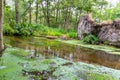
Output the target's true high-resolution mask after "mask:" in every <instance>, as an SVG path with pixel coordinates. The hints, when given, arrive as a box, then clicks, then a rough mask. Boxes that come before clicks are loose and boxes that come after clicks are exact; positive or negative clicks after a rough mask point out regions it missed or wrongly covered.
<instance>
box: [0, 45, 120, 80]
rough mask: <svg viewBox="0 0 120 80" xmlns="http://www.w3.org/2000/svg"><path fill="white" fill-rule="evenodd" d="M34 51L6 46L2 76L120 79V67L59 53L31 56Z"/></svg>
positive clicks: (16, 79)
mask: <svg viewBox="0 0 120 80" xmlns="http://www.w3.org/2000/svg"><path fill="white" fill-rule="evenodd" d="M30 54H31V52H29V51H25V50H23V49H19V48H13V47H11V48H7V49H6V50H5V52H4V54H3V56H2V57H1V60H0V79H2V80H10V79H11V80H31V79H34V80H46V79H47V80H57V79H59V80H108V79H109V80H119V79H120V76H119V75H120V71H119V70H115V69H111V68H107V67H103V66H97V65H92V64H86V63H82V62H76V63H75V62H72V61H68V60H65V59H62V58H58V57H54V56H53V57H51V58H47V59H46V58H45V57H44V56H42V55H39V56H38V57H30Z"/></svg>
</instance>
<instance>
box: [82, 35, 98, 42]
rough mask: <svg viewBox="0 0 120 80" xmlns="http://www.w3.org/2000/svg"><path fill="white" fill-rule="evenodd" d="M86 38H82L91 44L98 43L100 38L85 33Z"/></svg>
mask: <svg viewBox="0 0 120 80" xmlns="http://www.w3.org/2000/svg"><path fill="white" fill-rule="evenodd" d="M83 36H84V38H83V39H82V42H84V43H89V44H96V43H97V42H98V41H99V39H98V38H97V37H96V36H95V35H92V34H83Z"/></svg>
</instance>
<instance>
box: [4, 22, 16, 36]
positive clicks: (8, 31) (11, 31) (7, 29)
mask: <svg viewBox="0 0 120 80" xmlns="http://www.w3.org/2000/svg"><path fill="white" fill-rule="evenodd" d="M3 33H4V34H6V35H13V34H14V33H15V30H14V29H13V28H12V27H10V25H9V24H4V25H3Z"/></svg>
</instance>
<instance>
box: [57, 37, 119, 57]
mask: <svg viewBox="0 0 120 80" xmlns="http://www.w3.org/2000/svg"><path fill="white" fill-rule="evenodd" d="M57 41H60V42H64V43H67V44H73V45H79V46H82V47H86V48H90V49H94V50H101V51H105V52H106V53H108V54H115V55H120V48H116V47H114V46H109V45H105V44H100V45H95V44H85V43H82V42H81V41H80V40H61V39H57Z"/></svg>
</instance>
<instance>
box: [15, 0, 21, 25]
mask: <svg viewBox="0 0 120 80" xmlns="http://www.w3.org/2000/svg"><path fill="white" fill-rule="evenodd" d="M18 8H19V5H18V0H15V13H16V24H18V23H19V21H20V16H19V10H18Z"/></svg>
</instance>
